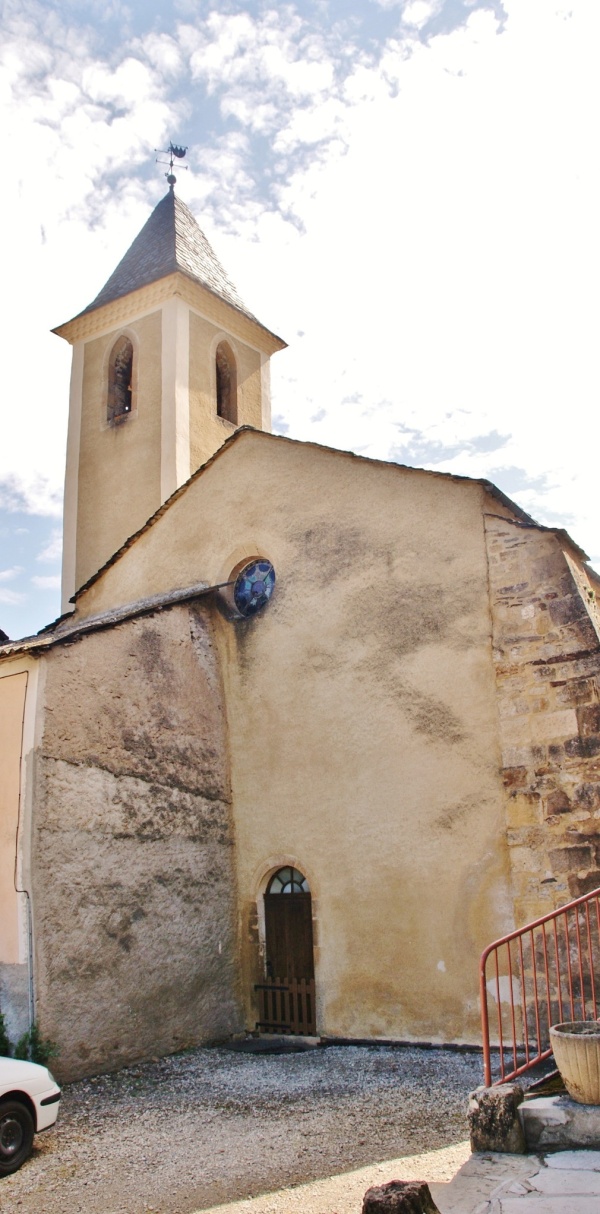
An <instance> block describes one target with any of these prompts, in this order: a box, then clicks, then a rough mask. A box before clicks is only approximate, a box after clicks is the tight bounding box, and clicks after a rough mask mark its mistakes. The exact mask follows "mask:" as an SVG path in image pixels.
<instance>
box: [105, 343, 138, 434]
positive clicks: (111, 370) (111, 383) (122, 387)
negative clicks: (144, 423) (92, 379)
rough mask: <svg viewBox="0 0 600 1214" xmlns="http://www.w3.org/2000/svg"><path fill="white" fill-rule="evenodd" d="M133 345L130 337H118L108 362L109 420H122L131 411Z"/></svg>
mask: <svg viewBox="0 0 600 1214" xmlns="http://www.w3.org/2000/svg"><path fill="white" fill-rule="evenodd" d="M132 380H133V345H132V343H131V341H130V340H129V338H128V337H125V335H122V336H121V337H119V338H117V340H116V342H115V344H114V346H113V348H112V350H111V352H110V359H109V363H108V404H107V420H108V421H109V422H116V421H120V420H121V419H122V418H124V417H127V416H128V414H129V413H131V404H132V391H133V390H132Z"/></svg>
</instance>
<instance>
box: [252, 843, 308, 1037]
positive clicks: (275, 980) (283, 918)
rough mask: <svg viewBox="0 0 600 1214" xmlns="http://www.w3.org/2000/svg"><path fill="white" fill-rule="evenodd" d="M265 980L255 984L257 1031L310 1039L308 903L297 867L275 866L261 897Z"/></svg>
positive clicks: (305, 880)
mask: <svg viewBox="0 0 600 1214" xmlns="http://www.w3.org/2000/svg"><path fill="white" fill-rule="evenodd" d="M264 902H265V952H266V980H265V982H264V983H261V984H259V986H258V987H257V990H258V991H259V994H260V1003H261V1019H260V1021H259V1026H258V1027H260V1028H262V1029H264V1030H266V1031H267V1032H280V1033H293V1034H305V1035H312V1034H314V1033H315V1032H316V1023H315V981H314V978H315V968H314V957H313V931H312V899H311V894H310V888H309V884H308V881H307V879H306V877H305V876H304V874H303V873H301V872H300V871H299V869H297V868H292V867H291V866H286V867H284V868H280V869H278V870H277V872H276V873H274V874H273V876H272V877H271V879H270V881H269V883H268V885H267V888H266V891H265V894H264Z"/></svg>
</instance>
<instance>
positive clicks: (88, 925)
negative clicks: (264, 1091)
mask: <svg viewBox="0 0 600 1214" xmlns="http://www.w3.org/2000/svg"><path fill="white" fill-rule="evenodd" d="M47 664H48V670H47V680H46V700H45V718H44V722H45V723H44V732H43V741H42V747H41V753H40V754H39V756H38V760H37V773H36V814H35V822H34V835H33V858H32V879H33V887H34V890H35V897H34V907H33V909H34V935H35V949H36V1007H37V1014H38V1016H39V1019H40V1022H41V1025H42V1029H43V1032H44V1034H46V1035H48V1036H50V1037H51V1038H53V1039H54V1040H55V1041H56V1042H57V1043H58V1044H59V1047H60V1055H59V1058H58V1061H57V1063H56V1069H57V1071H58V1072H59V1073H60V1074H61V1075H62V1076H63V1077H73V1076H77V1075H81V1074H90V1073H93V1072H94V1071H97V1070H103V1069H109V1068H111V1067H116V1066H119V1065H122V1064H124V1063H126V1062H129V1061H131V1060H132V1059H135V1058H140V1057H144V1056H148V1055H152V1054H154V1053H167V1052H170V1051H172V1050H175V1049H178V1048H182V1047H183V1046H186V1045H190V1044H194V1043H197V1042H200V1041H203V1040H207V1039H215V1038H219V1037H222V1036H227V1035H228V1034H229V1033H231V1032H233V1031H235V1030H236V1029H237V1028H239V1026H240V1014H239V1010H238V1003H237V998H236V984H235V960H234V958H235V922H234V920H235V915H234V904H235V895H234V886H235V879H234V870H233V861H232V845H233V834H232V826H231V817H230V805H229V802H230V789H229V771H228V760H227V750H226V739H225V729H224V716H223V705H222V696H221V683H220V678H219V674H218V671H217V667H216V662H215V656H214V648H213V642H212V637H211V630H210V627H209V625H208V623H207V621H206V617H205V616H204V615H203V614H202V613H201V612H200V611H195V610H194V609H193V608H188V607H185V608H184V607H179V608H174V609H173V610H171V611H170V612H166V613H163V614H162V615H161V616H160V617H158V618H143V619H138V620H136V621H132V622H130V623H129V624H126V625H121V626H120V627H118V628H113V629H110V630H107V631H105V632H102V633H96V634H94V635H92V636H88V637H87V638H85V639H82V640H81V641H80V642H78V643H76V644H74V645H71V646H68V647H67V646H57V647H56V648H55V649H53V650H52V651H51V653H50V654H49V656H48V663H47Z"/></svg>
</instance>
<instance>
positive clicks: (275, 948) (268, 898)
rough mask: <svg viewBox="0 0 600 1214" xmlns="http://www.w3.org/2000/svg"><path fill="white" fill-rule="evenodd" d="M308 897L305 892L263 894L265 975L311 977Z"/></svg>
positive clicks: (311, 940)
mask: <svg viewBox="0 0 600 1214" xmlns="http://www.w3.org/2000/svg"><path fill="white" fill-rule="evenodd" d="M311 901H312V900H311V896H310V894H309V893H290V894H265V937H266V940H265V942H266V952H267V975H268V977H269V978H279V979H282V980H284V979H286V978H314V974H315V969H314V959H313V934H312V906H311Z"/></svg>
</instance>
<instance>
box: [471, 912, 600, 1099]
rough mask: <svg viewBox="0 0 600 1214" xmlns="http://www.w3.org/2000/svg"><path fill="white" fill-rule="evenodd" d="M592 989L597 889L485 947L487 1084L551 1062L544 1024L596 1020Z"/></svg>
mask: <svg viewBox="0 0 600 1214" xmlns="http://www.w3.org/2000/svg"><path fill="white" fill-rule="evenodd" d="M597 987H598V997H600V889H595V890H592V892H591V893H589V894H585V895H584V897H583V898H575V900H574V901H573V902H568V903H567V904H566V906H561V907H560V908H559V910H556V911H552V913H551V914H549V915H543V916H542V918H541V919H536V920H535V921H534V922H533V923H528V924H527V926H526V927H522V928H520V929H519V930H518V931H516V932H510V933H509V935H508V936H503V937H502V939H500V940H495V941H494V943H493V944H490V945H489V946H488V948H486V950H485V952H484V953H483V954H482V957H481V964H480V970H479V988H480V998H481V1027H482V1036H483V1062H484V1073H485V1083H486V1086H488V1087H489V1086H490V1085H491V1084H493V1083H507V1082H508V1081H509V1080H511V1079H515V1078H516V1077H517V1075H522V1074H523V1072H524V1071H527V1070H529V1069H530V1068H531V1067H533V1066H535V1065H536V1063H538V1062H543V1060H544V1059H545V1058H549V1057H550V1055H551V1053H552V1049H551V1047H550V1034H549V1028H550V1025H552V1024H561V1023H564V1022H565V1021H569V1020H596V1019H597V1018H598V997H597V993H596V992H597ZM490 1001H492V1002H494V1003H495V1005H496V1006H495V1016H494V1015H493V1009H492V1015H491V1016H490ZM490 1019H491V1021H492V1025H493V1022H494V1020H495V1028H493V1027H492V1028H490ZM492 1033H493V1036H494V1039H493V1041H492V1039H491V1034H492ZM496 1052H497V1053H498V1064H497V1066H495V1067H494V1069H495V1071H496V1072H497V1073H496V1077H495V1078H493V1077H492V1069H493V1068H492V1053H494V1055H495V1054H496Z"/></svg>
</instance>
